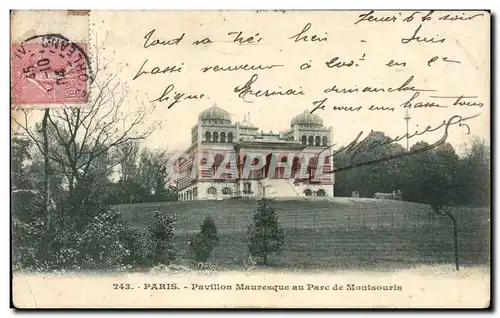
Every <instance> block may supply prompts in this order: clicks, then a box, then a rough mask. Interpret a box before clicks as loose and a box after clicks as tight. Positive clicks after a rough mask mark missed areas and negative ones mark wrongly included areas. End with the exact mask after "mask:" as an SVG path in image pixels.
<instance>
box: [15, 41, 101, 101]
mask: <svg viewBox="0 0 500 318" xmlns="http://www.w3.org/2000/svg"><path fill="white" fill-rule="evenodd" d="M86 50H87V45H86V43H73V42H71V41H70V40H69V39H67V38H65V37H64V36H62V35H59V34H45V35H40V36H33V37H30V38H29V39H26V40H25V41H24V42H21V43H13V44H12V47H11V76H12V79H11V80H12V83H11V85H12V89H11V92H12V102H13V103H14V104H65V103H71V104H78V103H86V102H87V101H88V98H89V83H90V80H91V68H90V61H89V58H88V56H87V53H86Z"/></svg>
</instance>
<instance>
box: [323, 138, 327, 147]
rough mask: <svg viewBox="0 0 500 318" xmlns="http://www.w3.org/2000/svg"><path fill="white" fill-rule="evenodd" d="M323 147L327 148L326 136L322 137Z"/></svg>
mask: <svg viewBox="0 0 500 318" xmlns="http://www.w3.org/2000/svg"><path fill="white" fill-rule="evenodd" d="M322 139H323V146H325V147H326V146H328V138H326V136H323V138H322Z"/></svg>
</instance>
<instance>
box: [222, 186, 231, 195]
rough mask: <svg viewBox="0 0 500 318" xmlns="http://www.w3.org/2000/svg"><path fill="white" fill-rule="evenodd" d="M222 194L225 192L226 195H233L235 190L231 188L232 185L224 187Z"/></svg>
mask: <svg viewBox="0 0 500 318" xmlns="http://www.w3.org/2000/svg"><path fill="white" fill-rule="evenodd" d="M222 194H225V195H231V194H233V190H231V188H230V187H224V188H223V189H222Z"/></svg>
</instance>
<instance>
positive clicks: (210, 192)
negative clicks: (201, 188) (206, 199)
mask: <svg viewBox="0 0 500 318" xmlns="http://www.w3.org/2000/svg"><path fill="white" fill-rule="evenodd" d="M207 193H208V194H210V195H216V194H217V189H216V188H215V187H209V188H208V189H207Z"/></svg>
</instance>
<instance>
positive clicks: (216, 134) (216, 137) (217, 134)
mask: <svg viewBox="0 0 500 318" xmlns="http://www.w3.org/2000/svg"><path fill="white" fill-rule="evenodd" d="M212 139H213V142H219V133H218V132H216V131H214V133H213V134H212Z"/></svg>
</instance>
